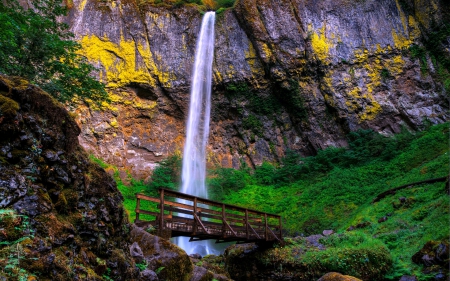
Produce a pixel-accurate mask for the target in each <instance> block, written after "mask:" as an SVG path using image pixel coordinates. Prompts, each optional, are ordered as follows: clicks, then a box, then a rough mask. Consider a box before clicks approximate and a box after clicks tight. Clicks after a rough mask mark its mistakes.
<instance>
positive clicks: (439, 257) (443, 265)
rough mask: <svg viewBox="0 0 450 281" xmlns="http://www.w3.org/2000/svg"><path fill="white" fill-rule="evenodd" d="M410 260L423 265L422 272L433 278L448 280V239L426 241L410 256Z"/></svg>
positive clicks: (449, 263) (449, 265)
mask: <svg viewBox="0 0 450 281" xmlns="http://www.w3.org/2000/svg"><path fill="white" fill-rule="evenodd" d="M412 260H413V262H415V263H416V264H421V265H423V266H424V269H423V272H424V273H425V274H429V275H432V276H434V279H435V280H448V277H449V267H450V260H449V242H448V239H447V240H443V241H434V240H431V241H428V242H427V243H426V244H425V245H424V246H423V247H422V249H420V250H419V251H418V252H417V253H415V254H414V255H413V256H412Z"/></svg>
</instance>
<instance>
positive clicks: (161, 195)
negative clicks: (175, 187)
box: [159, 189, 164, 233]
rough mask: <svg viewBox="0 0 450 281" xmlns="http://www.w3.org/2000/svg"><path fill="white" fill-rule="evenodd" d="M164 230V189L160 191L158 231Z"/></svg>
mask: <svg viewBox="0 0 450 281" xmlns="http://www.w3.org/2000/svg"><path fill="white" fill-rule="evenodd" d="M163 229H164V189H160V210H159V231H160V233H162V230H163Z"/></svg>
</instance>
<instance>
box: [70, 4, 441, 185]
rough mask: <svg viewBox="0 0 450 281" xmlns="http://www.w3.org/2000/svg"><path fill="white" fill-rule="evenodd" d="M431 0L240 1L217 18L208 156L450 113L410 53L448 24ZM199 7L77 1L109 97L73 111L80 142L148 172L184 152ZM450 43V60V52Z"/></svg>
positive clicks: (314, 143)
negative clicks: (97, 104) (101, 104)
mask: <svg viewBox="0 0 450 281" xmlns="http://www.w3.org/2000/svg"><path fill="white" fill-rule="evenodd" d="M444 2H445V1H439V0H432V1H421V0H381V1H375V0H362V1H349V0H339V1H331V0H320V1H319V0H316V1H313V0H258V1H256V0H240V1H237V3H236V5H235V7H234V8H232V9H228V10H225V11H224V12H222V13H220V14H218V15H217V19H216V43H215V60H214V70H213V71H214V83H213V105H212V123H211V133H210V142H209V149H208V151H209V156H210V157H209V159H208V160H209V161H210V163H217V164H220V165H222V166H227V167H237V166H239V161H240V159H244V160H245V161H247V162H248V163H250V164H251V165H258V164H261V163H262V161H264V160H268V161H277V160H279V159H280V157H282V156H283V155H284V152H285V151H286V149H293V150H296V151H299V152H300V153H302V154H304V155H310V154H314V153H315V152H316V151H317V150H318V149H323V148H325V147H328V146H344V145H346V139H345V134H346V133H348V132H349V131H353V130H357V129H368V128H370V129H374V130H376V131H378V132H380V133H383V134H387V135H389V134H392V133H396V132H399V131H400V130H401V128H402V127H403V126H404V127H406V128H408V129H411V130H416V129H418V128H420V127H421V126H422V125H423V122H424V120H428V121H430V122H432V123H439V122H444V121H446V120H448V119H449V114H448V96H447V95H446V94H445V90H444V88H443V87H442V85H441V83H440V82H438V81H437V80H436V79H435V78H436V77H437V75H436V73H435V68H433V64H432V62H431V60H430V59H428V63H429V65H430V67H429V70H428V71H427V72H424V71H421V65H420V61H419V59H417V58H412V56H411V54H410V52H409V51H408V47H409V46H411V45H412V44H418V45H420V44H421V41H422V40H423V39H424V38H427V36H428V35H429V34H430V32H431V31H432V30H433V28H434V27H435V26H439V25H441V24H442V23H443V22H448V18H449V17H448V14H449V12H448V10H449V8H448V5H446V4H445V3H444ZM201 17H202V14H201V13H200V11H199V8H198V7H197V6H195V5H183V6H178V7H174V6H170V5H164V4H162V5H161V4H160V5H150V4H146V2H142V1H133V0H126V1H125V0H124V1H113V0H107V1H98V0H74V1H73V7H72V9H71V12H70V15H69V17H68V18H67V21H68V22H69V24H70V26H71V29H72V31H73V32H74V33H75V34H76V36H77V38H78V40H79V41H80V42H81V44H82V46H83V54H84V55H85V56H86V57H87V58H88V59H89V60H90V61H91V62H92V63H93V64H95V65H96V66H97V67H98V68H99V69H100V73H99V78H100V79H102V80H103V81H105V82H106V84H107V86H108V88H109V92H110V96H111V99H112V103H111V104H110V105H105V106H104V108H102V109H98V108H93V107H89V106H83V107H80V108H77V109H76V113H77V114H78V117H77V121H78V122H79V124H80V126H81V128H82V133H81V135H80V142H81V144H82V145H83V146H84V147H85V148H87V149H88V150H90V151H92V152H93V153H94V154H95V155H96V156H98V157H101V158H103V159H105V160H106V161H107V162H109V163H112V164H116V165H118V166H119V167H122V168H123V169H128V170H129V171H131V172H132V173H133V174H134V175H137V176H139V177H141V178H145V177H147V176H148V175H149V172H150V170H151V169H152V168H153V167H154V165H155V163H157V162H158V161H160V160H162V159H164V158H165V157H166V156H167V155H169V154H172V153H178V152H180V151H181V150H182V146H183V140H184V127H185V126H184V125H185V118H186V116H187V110H188V108H187V106H188V101H189V86H190V78H191V69H192V64H193V60H194V50H195V41H196V37H197V33H198V31H199V28H200V23H201ZM448 47H449V46H447V50H446V49H445V48H446V46H445V42H444V45H443V46H442V48H443V50H444V51H446V52H447V55H449V54H448V52H449V51H448V50H449V48H448Z"/></svg>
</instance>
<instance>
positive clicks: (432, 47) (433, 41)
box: [409, 23, 450, 94]
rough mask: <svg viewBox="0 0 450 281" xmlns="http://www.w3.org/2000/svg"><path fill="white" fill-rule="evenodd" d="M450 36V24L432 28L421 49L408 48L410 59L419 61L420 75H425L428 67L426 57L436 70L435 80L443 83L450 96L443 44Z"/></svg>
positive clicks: (449, 65) (449, 70)
mask: <svg viewBox="0 0 450 281" xmlns="http://www.w3.org/2000/svg"><path fill="white" fill-rule="evenodd" d="M449 36H450V24H448V23H447V24H443V25H442V26H434V27H433V31H432V32H431V34H429V35H428V36H427V38H426V39H425V40H424V41H423V47H421V46H418V45H411V47H410V48H409V51H410V54H411V56H412V58H415V59H419V62H420V68H421V71H422V73H427V72H428V70H429V65H428V61H427V56H429V58H430V59H431V62H432V64H433V66H434V68H435V69H436V72H437V78H438V79H439V80H440V81H441V82H442V83H443V85H444V89H445V90H446V92H447V94H450V56H449V55H448V52H447V51H446V49H445V44H446V42H447V40H448V37H449Z"/></svg>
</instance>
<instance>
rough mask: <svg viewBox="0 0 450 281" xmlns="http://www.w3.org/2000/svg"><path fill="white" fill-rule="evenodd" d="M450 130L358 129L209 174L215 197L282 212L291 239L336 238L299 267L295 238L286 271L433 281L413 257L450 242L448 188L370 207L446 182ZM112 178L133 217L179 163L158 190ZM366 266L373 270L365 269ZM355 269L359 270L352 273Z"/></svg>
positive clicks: (158, 180) (160, 177) (162, 174)
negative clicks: (390, 132)
mask: <svg viewBox="0 0 450 281" xmlns="http://www.w3.org/2000/svg"><path fill="white" fill-rule="evenodd" d="M449 131H450V130H449V124H448V123H446V124H440V125H435V126H432V127H428V128H426V129H424V130H423V131H421V132H417V133H410V132H408V131H407V130H404V131H403V132H401V133H400V134H398V135H395V136H393V137H385V136H382V135H380V134H377V133H375V132H373V131H370V130H360V131H356V132H352V133H350V134H349V135H348V143H349V147H348V148H328V149H325V150H322V151H319V152H318V153H317V155H316V156H312V157H301V156H300V155H298V154H296V153H295V152H294V151H287V153H286V155H285V157H284V158H283V159H282V161H281V164H280V165H274V164H271V163H268V162H265V163H263V164H262V165H261V166H258V167H256V169H255V170H252V169H250V168H249V167H247V166H246V165H242V166H241V168H240V169H238V170H236V169H228V168H215V169H213V170H211V171H209V176H208V187H209V189H210V197H211V198H212V199H213V200H219V201H223V202H225V203H228V204H234V205H240V206H245V207H247V208H250V209H256V210H260V211H265V212H269V213H276V214H280V215H282V217H283V219H284V221H283V227H284V229H285V230H286V231H287V232H289V234H291V235H293V236H297V235H300V234H303V235H311V234H317V233H322V231H323V230H324V229H333V230H334V231H335V232H337V233H338V234H336V235H332V236H330V237H329V238H327V239H325V240H323V241H321V243H323V244H324V245H325V246H326V250H325V251H319V252H317V251H311V252H310V253H309V252H306V253H305V254H304V255H303V256H302V259H301V262H300V261H296V259H295V253H296V251H297V252H299V251H300V250H299V249H300V248H302V246H301V245H300V244H299V243H300V242H299V241H300V240H301V239H300V238H298V239H300V240H298V241H297V242H296V240H295V239H294V241H290V240H289V239H288V242H289V241H290V242H289V243H288V244H287V246H286V247H278V248H277V249H278V250H276V251H279V252H277V253H278V254H277V255H279V258H280V259H281V258H283V259H286V260H285V262H287V263H288V264H286V266H289V263H290V262H294V263H295V262H300V263H301V266H305V265H309V266H308V270H310V271H311V274H313V273H314V272H315V271H314V270H319V271H320V270H321V269H324V268H325V269H327V270H328V269H330V268H331V269H333V270H336V271H342V272H347V274H354V275H355V276H361V273H358V272H353V271H352V270H357V268H360V267H361V268H364V269H365V270H364V272H366V274H373V276H377V277H376V278H378V277H379V276H380V274H382V275H383V276H384V277H383V278H385V279H387V280H398V279H399V278H400V276H402V275H416V276H418V278H419V280H432V279H430V278H431V277H430V276H428V275H427V274H424V273H423V272H422V271H421V269H422V268H421V266H419V265H416V264H414V263H412V261H411V257H412V256H413V254H414V253H416V252H417V251H418V250H419V249H420V248H421V247H422V246H423V245H424V244H425V243H426V242H427V241H429V240H442V239H448V235H449V225H448V218H449V200H448V194H447V190H446V187H445V182H435V183H432V184H422V185H415V186H412V187H410V188H404V189H401V190H398V191H397V192H396V193H395V194H393V195H389V196H386V197H385V198H383V199H381V200H380V201H379V202H376V203H372V201H373V199H374V198H375V197H376V196H377V195H379V194H380V193H382V192H384V191H387V190H389V189H392V188H394V187H397V186H401V185H404V184H407V183H413V182H418V181H422V180H426V179H432V178H438V177H443V176H446V175H448V170H449V161H448V159H449ZM96 161H98V160H96ZM102 165H104V168H106V169H107V170H108V169H111V166H109V165H106V164H102ZM105 165H106V166H105ZM114 173H115V178H116V181H118V186H119V189H120V190H121V192H122V194H123V195H124V197H125V203H124V204H125V207H126V208H127V210H128V211H129V213H130V214H131V216H132V218H133V219H134V215H133V210H134V208H135V200H134V193H135V192H142V191H145V192H147V193H148V194H152V195H155V194H156V193H155V192H156V190H155V188H157V187H166V188H172V187H176V186H177V185H178V179H179V176H178V175H179V158H176V157H171V158H169V159H167V160H166V161H163V163H162V165H161V166H160V167H159V168H158V169H157V170H155V178H154V180H153V182H152V183H150V186H151V188H150V187H149V186H148V185H147V186H146V185H144V184H143V183H142V182H137V181H133V180H131V185H130V186H125V185H123V184H122V182H121V181H120V179H119V178H118V174H117V173H116V172H114ZM400 198H401V200H400ZM127 200H128V201H127ZM351 229H354V230H352V231H348V230H351ZM342 237H344V238H342ZM358 241H359V242H358ZM291 242H292V243H291ZM301 243H303V242H301ZM300 252H301V251H300ZM291 254H294V255H293V257H294V258H292V257H291ZM272 257H273V258H275V257H276V255H275V254H273V255H272ZM290 257H291V258H292V259H293V261H291V260H290ZM366 259H369V260H370V261H371V262H370V263H368V262H364V261H365V260H366ZM266 262H267V264H269V263H270V261H266ZM355 264H356V265H357V266H355ZM391 264H392V265H391ZM350 265H351V266H354V268H348V267H349V266H350ZM388 268H390V270H389V271H387V270H388ZM319 271H317V272H316V273H317V274H319V273H318V272H319ZM386 271H387V272H386ZM358 274H359V275H358ZM374 278H375V277H374Z"/></svg>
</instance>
